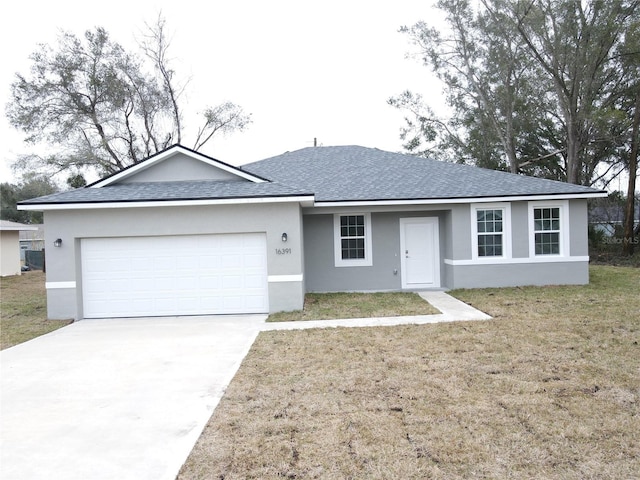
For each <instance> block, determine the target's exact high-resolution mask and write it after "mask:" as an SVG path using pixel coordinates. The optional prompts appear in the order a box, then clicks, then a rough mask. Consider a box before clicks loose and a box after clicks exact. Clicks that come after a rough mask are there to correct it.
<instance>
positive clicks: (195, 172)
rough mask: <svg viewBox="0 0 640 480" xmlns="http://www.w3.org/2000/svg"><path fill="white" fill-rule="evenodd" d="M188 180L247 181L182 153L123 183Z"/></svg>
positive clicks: (142, 171) (124, 180)
mask: <svg viewBox="0 0 640 480" xmlns="http://www.w3.org/2000/svg"><path fill="white" fill-rule="evenodd" d="M186 180H238V181H246V180H244V179H242V178H240V177H238V176H237V175H234V174H233V173H229V172H226V171H224V170H221V169H219V168H214V167H212V166H211V165H208V164H206V163H204V162H202V161H200V160H196V159H194V158H191V157H188V156H187V155H184V154H182V153H176V154H175V155H173V156H171V157H170V158H166V159H165V160H163V161H161V162H158V163H155V164H153V165H151V167H150V168H147V169H145V170H141V171H140V172H138V173H136V174H134V175H132V176H131V177H128V178H126V179H123V180H122V183H138V182H168V181H171V182H180V181H186Z"/></svg>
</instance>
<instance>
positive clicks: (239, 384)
mask: <svg viewBox="0 0 640 480" xmlns="http://www.w3.org/2000/svg"><path fill="white" fill-rule="evenodd" d="M591 275H592V277H591V279H592V282H591V284H590V285H588V286H566V287H542V288H541V287H526V288H504V289H486V290H459V291H455V292H453V294H454V296H456V297H458V298H460V299H461V300H463V301H466V302H468V303H471V304H472V305H473V306H475V307H476V308H479V309H480V310H483V311H485V312H487V313H489V314H490V315H492V316H493V317H494V320H491V321H486V322H458V323H448V324H435V325H420V326H401V327H377V328H354V329H347V328H338V329H315V330H301V331H271V332H263V333H261V334H260V335H259V337H258V339H257V341H256V342H255V344H254V345H253V347H252V349H251V351H250V353H249V355H248V356H247V357H246V358H245V360H244V362H243V364H242V366H241V367H240V370H239V371H238V373H237V375H236V376H235V378H234V379H233V381H232V383H231V384H230V386H229V388H228V389H227V392H226V394H225V396H224V397H223V399H222V401H221V402H220V404H219V406H218V407H217V409H216V411H215V412H214V414H213V416H212V418H211V420H210V422H209V424H208V425H207V427H206V428H205V430H204V432H203V434H202V436H201V437H200V439H199V441H198V443H197V444H196V446H195V448H194V449H193V451H192V453H191V455H190V457H189V458H188V460H187V462H186V463H185V465H184V466H183V468H182V471H181V473H180V475H179V478H180V479H192V478H201V479H208V478H225V479H239V478H243V479H244V478H255V479H259V478H323V479H326V478H329V479H332V478H335V479H344V478H403V479H422V478H473V477H478V478H507V477H509V478H550V479H583V478H602V479H609V478H636V477H637V472H639V471H640V436H639V435H638V432H640V345H639V344H640V294H639V292H640V270H639V269H633V268H620V267H606V266H596V267H592V268H591Z"/></svg>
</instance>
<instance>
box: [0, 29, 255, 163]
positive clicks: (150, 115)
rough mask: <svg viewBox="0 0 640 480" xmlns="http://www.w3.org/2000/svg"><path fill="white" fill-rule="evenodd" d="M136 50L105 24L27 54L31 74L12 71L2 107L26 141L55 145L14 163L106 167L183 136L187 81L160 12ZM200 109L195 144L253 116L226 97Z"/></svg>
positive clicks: (139, 156)
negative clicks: (175, 64)
mask: <svg viewBox="0 0 640 480" xmlns="http://www.w3.org/2000/svg"><path fill="white" fill-rule="evenodd" d="M140 49H141V51H140V53H139V54H138V53H132V52H129V51H127V50H125V49H124V48H123V47H122V46H121V45H120V44H118V43H117V42H115V41H113V40H112V39H111V38H110V37H109V34H108V33H107V32H106V31H105V30H104V29H103V28H96V29H95V30H93V31H87V32H86V33H85V35H84V38H78V37H77V36H76V35H74V34H72V33H63V34H62V35H61V36H60V37H59V39H58V44H57V45H56V46H55V48H52V47H51V46H49V45H41V46H40V48H39V49H38V50H37V51H36V52H34V53H33V54H32V55H31V57H30V58H31V61H32V66H31V72H30V75H22V74H20V73H18V74H16V80H15V81H14V82H13V84H12V85H11V100H10V102H9V104H8V105H7V110H6V113H7V118H8V119H9V121H10V123H11V124H12V125H13V126H14V127H16V128H17V129H20V130H22V131H23V132H24V133H25V134H26V135H27V137H26V140H27V142H30V143H33V144H35V143H38V142H44V143H47V144H48V145H52V146H54V148H53V149H52V150H53V152H54V153H52V154H50V155H47V156H44V157H43V156H36V155H26V156H23V157H22V158H21V159H20V160H19V162H18V164H17V165H18V168H22V169H26V170H28V169H31V168H33V166H37V167H42V166H46V167H49V170H51V171H53V172H61V171H64V172H67V173H68V174H70V175H77V173H78V172H79V171H84V170H87V169H92V170H94V171H96V172H97V173H98V174H100V175H103V174H110V173H113V172H115V171H118V170H120V169H122V168H124V167H127V166H129V165H132V164H135V163H137V162H139V161H141V160H143V159H144V158H146V157H148V156H150V155H152V154H154V153H156V152H158V151H160V150H163V149H165V148H167V147H168V146H170V145H172V144H174V143H181V142H184V137H185V132H184V131H183V129H184V127H183V123H184V122H183V118H182V110H181V106H180V102H181V94H182V92H183V91H184V87H185V86H184V85H180V84H178V82H177V80H176V77H177V75H176V72H175V71H174V70H173V69H172V68H171V64H170V61H169V56H168V54H167V52H168V49H169V42H168V40H167V36H166V33H165V23H164V20H163V19H162V18H159V19H158V22H157V24H156V25H154V26H153V27H149V29H148V32H147V35H146V36H145V37H144V39H143V40H142V42H141V43H140ZM203 113H204V119H203V120H202V126H201V127H200V129H199V130H198V132H197V135H196V136H197V138H196V141H195V142H194V143H193V148H194V149H199V148H201V147H202V146H203V145H204V144H205V143H206V142H207V141H209V140H210V139H211V138H213V137H214V136H215V135H219V134H222V133H229V132H234V131H241V130H243V129H244V128H245V127H246V126H247V125H248V124H249V123H250V116H249V115H247V114H245V113H244V112H243V110H242V108H241V107H239V106H237V105H235V104H233V103H231V102H225V103H223V104H222V105H218V106H214V107H208V108H206V109H205V110H204V112H203ZM50 150H51V149H50Z"/></svg>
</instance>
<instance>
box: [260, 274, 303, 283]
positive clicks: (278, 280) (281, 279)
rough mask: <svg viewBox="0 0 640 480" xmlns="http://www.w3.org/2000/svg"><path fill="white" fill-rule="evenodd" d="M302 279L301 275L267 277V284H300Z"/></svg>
mask: <svg viewBox="0 0 640 480" xmlns="http://www.w3.org/2000/svg"><path fill="white" fill-rule="evenodd" d="M302 279H303V276H302V274H301V273H299V274H297V275H268V276H267V283H282V282H301V281H302Z"/></svg>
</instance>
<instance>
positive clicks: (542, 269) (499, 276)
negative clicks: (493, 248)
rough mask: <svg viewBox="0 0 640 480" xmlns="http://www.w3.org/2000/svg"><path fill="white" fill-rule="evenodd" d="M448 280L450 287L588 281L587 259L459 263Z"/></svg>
mask: <svg viewBox="0 0 640 480" xmlns="http://www.w3.org/2000/svg"><path fill="white" fill-rule="evenodd" d="M452 280H453V281H452V284H451V286H450V288H488V287H516V286H525V285H541V286H542V285H582V284H587V283H589V262H549V263H542V262H538V263H521V264H493V265H460V266H455V267H453V268H452Z"/></svg>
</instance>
